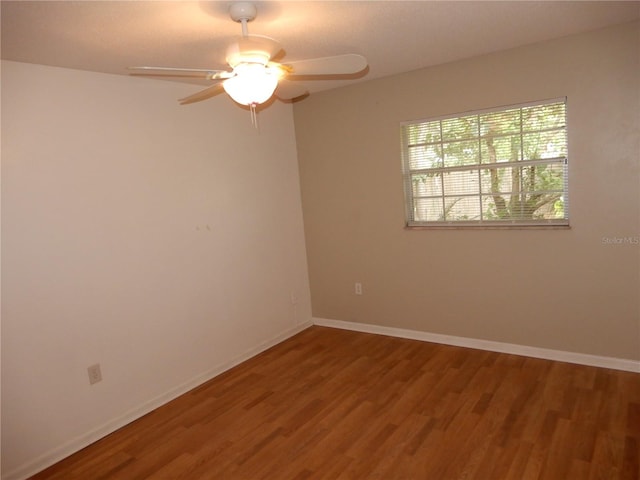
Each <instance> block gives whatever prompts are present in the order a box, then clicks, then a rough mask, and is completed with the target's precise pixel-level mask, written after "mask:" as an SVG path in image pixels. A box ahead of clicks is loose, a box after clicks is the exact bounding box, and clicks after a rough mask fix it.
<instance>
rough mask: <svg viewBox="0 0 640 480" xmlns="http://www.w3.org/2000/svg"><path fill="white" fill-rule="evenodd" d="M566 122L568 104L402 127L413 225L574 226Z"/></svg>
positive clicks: (544, 104)
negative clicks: (568, 173)
mask: <svg viewBox="0 0 640 480" xmlns="http://www.w3.org/2000/svg"><path fill="white" fill-rule="evenodd" d="M566 123H567V122H566V99H560V100H558V99H556V100H550V101H544V102H536V103H530V104H525V105H513V106H509V107H503V108H499V109H491V110H482V111H478V112H469V113H464V114H459V115H455V116H447V117H441V118H434V119H427V120H421V121H417V122H405V123H403V124H402V125H401V131H402V160H403V165H404V181H405V195H406V204H407V225H408V226H410V227H411V226H463V225H464V226H493V225H495V226H538V225H568V224H569V208H568V207H569V203H568V199H569V198H568V182H567V170H568V165H567V133H566Z"/></svg>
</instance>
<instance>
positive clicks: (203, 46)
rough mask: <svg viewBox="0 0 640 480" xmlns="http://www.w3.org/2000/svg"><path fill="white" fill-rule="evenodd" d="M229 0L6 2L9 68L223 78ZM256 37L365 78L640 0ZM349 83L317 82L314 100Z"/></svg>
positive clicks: (325, 17)
mask: <svg viewBox="0 0 640 480" xmlns="http://www.w3.org/2000/svg"><path fill="white" fill-rule="evenodd" d="M230 3H231V2H229V1H224V2H210V1H209V2H204V1H203V2H197V1H42V2H32V1H5V0H3V1H2V3H1V8H2V11H1V15H2V58H3V59H6V60H14V61H19V62H27V63H39V64H44V65H52V66H60V67H68V68H74V69H80V70H90V71H95V72H104V73H114V74H122V75H127V74H128V71H127V67H128V66H136V65H153V66H174V67H193V68H226V65H225V62H224V53H225V50H226V46H227V44H228V43H229V42H230V40H231V39H232V38H233V37H235V36H238V35H240V33H241V27H240V24H238V23H235V22H233V21H232V20H231V19H230V18H229V16H228V8H229V5H230ZM255 3H256V5H257V8H258V17H257V18H256V20H255V21H253V22H251V23H250V24H249V32H250V33H254V34H260V35H267V36H270V37H273V38H275V39H277V40H278V41H279V42H280V43H281V44H282V46H283V48H284V53H285V55H284V57H283V58H282V61H285V62H286V61H293V60H301V59H305V58H315V57H324V56H331V55H337V54H341V53H359V54H362V55H364V56H365V57H366V58H367V59H368V61H369V70H368V72H366V75H363V76H362V77H361V78H360V79H358V80H351V81H365V80H370V79H373V78H378V77H383V76H388V75H393V74H397V73H401V72H406V71H411V70H416V69H419V68H423V67H427V66H431V65H436V64H441V63H446V62H451V61H455V60H459V59H462V58H468V57H472V56H476V55H480V54H484V53H490V52H494V51H498V50H504V49H508V48H512V47H517V46H520V45H525V44H530V43H535V42H539V41H544V40H548V39H552V38H557V37H561V36H565V35H570V34H573V33H578V32H583V31H588V30H594V29H598V28H602V27H606V26H609V25H613V24H618V23H624V22H629V21H633V20H637V19H639V18H640V1H622V2H613V1H587V2H582V1H562V2H557V1H535V2H528V1H510V2H509V1H500V2H485V1H469V2H458V1H437V2H431V1H408V2H407V1H356V2H354V1H280V2H275V1H274V2H255ZM343 84H344V81H329V80H328V81H315V82H311V83H310V84H309V88H310V90H311V92H313V91H319V90H323V89H327V88H332V87H336V86H341V85H343Z"/></svg>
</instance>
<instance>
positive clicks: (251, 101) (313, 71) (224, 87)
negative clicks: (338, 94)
mask: <svg viewBox="0 0 640 480" xmlns="http://www.w3.org/2000/svg"><path fill="white" fill-rule="evenodd" d="M229 15H230V17H231V19H232V20H234V21H235V22H238V23H241V24H242V36H241V37H239V38H238V39H237V40H236V41H234V42H233V43H232V44H231V45H229V47H228V48H227V52H226V61H227V63H228V64H229V67H231V70H215V69H199V68H176V67H129V69H130V70H132V71H133V74H134V75H153V76H177V77H199V78H204V79H207V80H211V81H213V82H215V83H214V84H213V85H211V86H210V87H207V88H205V89H204V90H201V91H199V92H197V93H194V94H193V95H190V96H188V97H185V98H182V99H180V100H179V102H180V103H181V104H182V105H185V104H189V103H194V102H199V101H201V100H206V99H207V98H210V97H213V96H214V95H217V94H219V93H221V92H222V91H226V92H227V94H228V95H229V96H230V97H231V98H232V99H233V100H235V101H236V102H237V103H239V104H241V105H247V106H249V107H250V109H251V111H252V118H255V108H256V106H257V105H259V104H261V103H264V102H266V101H267V100H269V99H270V98H271V96H272V95H274V92H275V96H276V97H278V98H280V99H282V100H290V99H295V98H298V97H301V96H303V95H305V94H307V93H308V92H307V91H306V89H305V88H304V87H303V86H302V85H299V84H296V82H292V81H290V80H320V79H334V78H340V77H342V78H345V77H346V76H348V75H352V74H355V73H358V72H362V71H363V70H364V69H365V68H366V67H367V60H366V58H365V57H363V56H362V55H358V54H355V53H347V54H343V55H336V56H332V57H323V58H313V59H307V60H300V61H295V62H289V63H278V62H275V61H273V60H272V59H273V58H274V57H275V56H276V54H278V53H279V52H280V51H281V50H282V47H281V46H280V44H279V43H278V42H277V41H276V40H274V39H272V38H269V37H265V36H261V35H249V33H248V29H247V23H248V22H250V21H252V20H254V19H255V18H256V15H257V10H256V7H255V5H254V4H253V3H251V2H233V3H232V4H231V5H230V7H229Z"/></svg>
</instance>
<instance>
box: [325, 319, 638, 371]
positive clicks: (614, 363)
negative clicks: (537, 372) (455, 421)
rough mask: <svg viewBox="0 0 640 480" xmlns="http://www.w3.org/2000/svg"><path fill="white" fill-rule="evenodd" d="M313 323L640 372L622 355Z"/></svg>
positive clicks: (339, 323)
mask: <svg viewBox="0 0 640 480" xmlns="http://www.w3.org/2000/svg"><path fill="white" fill-rule="evenodd" d="M313 324H314V325H318V326H322V327H332V328H340V329H343V330H352V331H355V332H364V333H374V334H378V335H387V336H390V337H399V338H408V339H411V340H421V341H423V342H433V343H442V344H445V345H454V346H456V347H467V348H476V349H478V350H489V351H491V352H499V353H510V354H512V355H522V356H525V357H534V358H544V359H545V360H556V361H559V362H567V363H577V364H579V365H589V366H592V367H603V368H612V369H615V370H625V371H628V372H636V373H640V361H637V360H628V359H624V358H614V357H601V356H598V355H589V354H586V353H575V352H565V351H562V350H551V349H548V348H539V347H530V346H527V345H515V344H512V343H502V342H493V341H490V340H479V339H474V338H467V337H456V336H451V335H440V334H437V333H428V332H420V331H417V330H405V329H402V328H393V327H383V326H380V325H370V324H366V323H357V322H344V321H342V320H330V319H327V318H315V317H314V318H313Z"/></svg>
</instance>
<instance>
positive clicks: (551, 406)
mask: <svg viewBox="0 0 640 480" xmlns="http://www.w3.org/2000/svg"><path fill="white" fill-rule="evenodd" d="M639 449H640V374H635V373H630V372H621V371H616V370H607V369H602V368H594V367H585V366H578V365H571V364H567V363H560V362H553V361H547V360H540V359H533V358H527V357H519V356H513V355H506V354H499V353H493V352H485V351H480V350H471V349H465V348H458V347H451V346H445V345H437V344H431V343H424V342H419V341H413V340H404V339H397V338H391V337H385V336H377V335H370V334H364V333H355V332H348V331H343V330H336V329H330V328H322V327H312V328H310V329H308V330H305V331H304V332H302V333H301V334H299V335H297V336H295V337H293V338H291V339H289V340H287V341H285V342H284V343H282V344H280V345H278V346H276V347H274V348H272V349H270V350H268V351H266V352H264V353H263V354H261V355H259V356H257V357H255V358H253V359H251V360H249V361H248V362H245V363H243V364H242V365H240V366H238V367H236V368H234V369H233V370H230V371H228V372H226V373H224V374H223V375H221V376H219V377H217V378H215V379H213V380H211V381H209V382H208V383H206V384H204V385H202V386H201V387H199V388H197V389H195V390H193V391H191V392H189V393H187V394H185V395H183V396H181V397H180V398H178V399H176V400H175V401H173V402H171V403H169V404H167V405H165V406H163V407H161V408H159V409H157V410H155V411H153V412H151V413H150V414H148V415H146V416H144V417H143V418H141V419H139V420H138V421H136V422H134V423H132V424H130V425H128V426H127V427H125V428H122V429H121V430H119V431H117V432H115V433H113V434H111V435H109V436H108V437H105V438H104V439H102V440H100V441H99V442H97V443H95V444H93V445H91V446H90V447H88V448H86V449H84V450H82V451H80V452H78V453H77V454H75V455H73V456H71V457H69V458H67V459H65V460H63V461H61V462H60V463H58V464H56V465H54V466H52V467H50V468H49V469H47V470H45V471H43V472H41V473H40V474H38V475H36V476H34V477H32V478H33V479H45V478H46V479H64V480H71V479H82V480H89V479H90V480H97V479H110V480H116V479H126V480H129V479H147V478H151V479H173V478H184V479H189V480H196V479H216V480H217V479H222V480H236V479H238V480H244V479H246V480H257V479H271V480H301V479H383V480H390V479H410V480H422V479H428V480H431V479H433V480H448V479H478V480H497V479H500V480H501V479H517V480H527V479H552V480H556V479H557V480H573V479H577V480H580V479H586V480H590V479H602V480H614V479H629V480H631V479H635V480H637V479H638V478H639V466H638V464H639V460H638V458H639V456H640V455H639Z"/></svg>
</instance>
